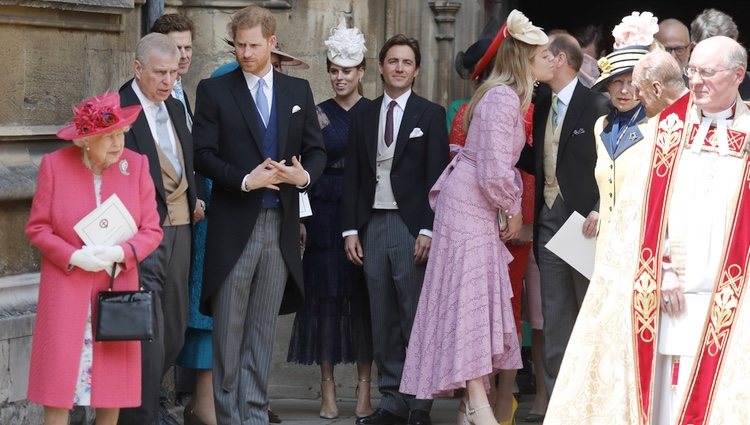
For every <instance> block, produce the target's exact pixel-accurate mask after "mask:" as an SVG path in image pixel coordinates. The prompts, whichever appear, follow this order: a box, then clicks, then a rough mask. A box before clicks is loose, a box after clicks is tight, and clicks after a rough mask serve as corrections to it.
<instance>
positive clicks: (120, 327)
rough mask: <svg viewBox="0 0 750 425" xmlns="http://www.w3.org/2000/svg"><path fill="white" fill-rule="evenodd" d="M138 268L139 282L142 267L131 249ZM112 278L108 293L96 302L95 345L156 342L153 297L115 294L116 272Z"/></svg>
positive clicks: (149, 293) (139, 293)
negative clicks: (99, 342)
mask: <svg viewBox="0 0 750 425" xmlns="http://www.w3.org/2000/svg"><path fill="white" fill-rule="evenodd" d="M128 245H129V246H130V249H131V251H132V252H133V256H134V257H135V263H136V265H137V267H138V279H139V281H140V276H141V265H140V263H139V262H138V256H137V255H136V253H135V248H133V245H130V244H128ZM116 267H117V265H116V264H113V265H112V276H111V277H110V278H109V290H107V291H106V292H100V293H99V298H98V300H97V305H98V308H97V320H96V332H95V335H94V339H95V340H96V341H137V340H149V341H151V340H153V339H154V336H155V335H156V320H155V316H154V313H155V312H154V293H153V291H144V290H143V288H142V287H141V289H140V290H138V291H113V290H112V286H113V285H114V283H115V268H116Z"/></svg>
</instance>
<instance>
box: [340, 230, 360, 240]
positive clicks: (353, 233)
mask: <svg viewBox="0 0 750 425" xmlns="http://www.w3.org/2000/svg"><path fill="white" fill-rule="evenodd" d="M352 235H354V236H358V235H359V232H357V231H356V230H347V231H344V232H342V233H341V237H342V238H345V237H347V236H352Z"/></svg>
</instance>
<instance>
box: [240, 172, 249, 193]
mask: <svg viewBox="0 0 750 425" xmlns="http://www.w3.org/2000/svg"><path fill="white" fill-rule="evenodd" d="M248 177H250V174H245V177H243V178H242V186H240V189H241V190H242V191H243V192H250V191H249V190H247V186H246V185H245V181H247V178H248Z"/></svg>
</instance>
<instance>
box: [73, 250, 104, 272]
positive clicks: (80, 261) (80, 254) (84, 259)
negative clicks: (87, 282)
mask: <svg viewBox="0 0 750 425" xmlns="http://www.w3.org/2000/svg"><path fill="white" fill-rule="evenodd" d="M91 251H92V249H91V248H88V247H84V248H82V249H79V250H77V251H75V252H73V255H71V256H70V265H71V266H75V267H78V268H80V269H83V270H86V271H87V272H100V271H102V270H106V269H108V268H110V267H111V266H112V262H111V261H110V262H107V261H104V260H101V259H99V258H98V257H96V256H95V255H93V254H92V253H91Z"/></svg>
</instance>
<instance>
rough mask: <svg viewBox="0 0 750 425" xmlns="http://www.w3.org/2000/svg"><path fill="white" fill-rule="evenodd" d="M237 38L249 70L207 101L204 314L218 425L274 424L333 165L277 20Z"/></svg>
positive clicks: (249, 20)
mask: <svg viewBox="0 0 750 425" xmlns="http://www.w3.org/2000/svg"><path fill="white" fill-rule="evenodd" d="M230 28H231V35H232V38H233V41H234V46H235V49H236V55H237V62H238V63H239V64H240V67H239V68H237V69H236V70H234V71H232V72H229V73H228V74H224V75H222V76H219V77H216V78H209V79H207V80H203V81H201V82H200V84H199V85H198V91H197V95H196V108H195V122H194V125H193V136H194V137H195V140H196V168H197V170H198V172H199V173H200V174H202V175H204V176H206V177H208V178H210V179H212V180H213V192H212V199H211V223H210V226H209V227H208V233H207V236H206V259H205V267H204V274H203V275H204V282H203V291H202V293H201V311H202V312H203V313H205V314H212V315H213V319H214V329H213V355H214V362H213V366H214V367H213V370H214V375H213V383H214V400H215V405H216V419H217V422H218V423H219V424H224V425H237V424H250V425H265V424H267V423H268V415H267V413H266V405H267V404H268V396H267V393H268V375H269V372H270V368H271V357H272V354H273V343H274V337H275V335H276V320H277V317H278V314H279V312H280V311H281V312H282V313H291V312H293V311H296V310H298V309H299V308H300V307H301V306H302V302H303V298H302V296H303V295H302V294H303V289H302V288H303V286H302V261H301V259H300V253H299V240H300V233H299V232H300V230H299V194H298V193H299V191H300V190H303V189H304V188H306V187H307V186H308V185H309V184H310V183H311V182H312V181H315V180H316V179H317V178H318V176H320V174H321V173H322V172H323V168H324V167H325V164H326V154H325V148H324V147H323V136H322V135H321V132H320V127H319V125H318V118H317V114H316V112H315V101H314V100H313V96H312V91H311V90H310V85H309V84H308V82H307V81H305V80H302V79H299V78H293V77H289V76H286V75H284V74H281V73H278V72H275V71H274V70H273V69H272V66H271V50H272V49H273V48H274V46H275V45H276V36H275V35H274V32H275V30H276V20H275V18H274V17H273V15H272V14H271V12H269V11H268V10H267V9H264V8H262V7H259V6H248V7H246V8H244V9H242V10H240V11H238V12H237V13H235V14H234V15H232V18H231V21H230Z"/></svg>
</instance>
